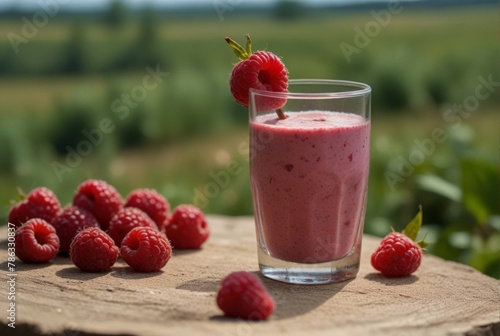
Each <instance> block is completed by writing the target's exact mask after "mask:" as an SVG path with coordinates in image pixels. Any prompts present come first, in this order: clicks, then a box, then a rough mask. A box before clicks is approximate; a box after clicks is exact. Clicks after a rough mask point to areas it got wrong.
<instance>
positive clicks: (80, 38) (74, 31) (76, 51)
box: [62, 22, 86, 74]
mask: <svg viewBox="0 0 500 336" xmlns="http://www.w3.org/2000/svg"><path fill="white" fill-rule="evenodd" d="M84 49H85V34H84V28H83V24H82V23H80V22H76V23H74V24H73V25H72V26H71V34H70V37H69V39H68V42H67V44H66V47H65V53H66V59H65V64H64V66H63V67H62V72H63V73H68V74H80V73H83V72H84V71H85V70H86V64H85V57H84Z"/></svg>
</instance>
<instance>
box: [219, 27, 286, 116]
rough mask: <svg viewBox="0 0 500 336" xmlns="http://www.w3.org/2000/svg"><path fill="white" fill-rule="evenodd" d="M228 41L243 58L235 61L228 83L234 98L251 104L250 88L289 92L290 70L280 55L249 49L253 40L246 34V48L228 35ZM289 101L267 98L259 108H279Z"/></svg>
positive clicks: (243, 103)
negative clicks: (288, 70)
mask: <svg viewBox="0 0 500 336" xmlns="http://www.w3.org/2000/svg"><path fill="white" fill-rule="evenodd" d="M226 42H227V43H228V44H229V45H230V46H231V47H232V48H233V50H234V51H235V53H236V55H237V56H238V58H239V59H241V61H240V62H238V63H236V65H235V66H234V67H233V71H232V73H231V79H230V80H229V85H230V89H231V93H232V94H233V97H234V99H235V100H236V102H237V103H238V104H240V105H243V106H245V107H248V103H249V102H248V100H249V90H250V89H251V88H253V89H258V90H264V91H274V92H286V91H287V89H288V73H287V70H286V68H285V65H284V64H283V62H281V59H280V58H279V57H278V56H276V55H275V54H273V53H271V52H268V51H256V52H255V53H253V54H252V51H251V50H250V49H251V48H250V46H251V40H250V37H249V36H248V35H247V48H246V50H244V49H243V48H242V47H241V46H240V45H238V44H237V43H236V42H234V41H233V40H231V39H230V38H229V37H226ZM285 103H286V100H285V99H282V98H280V99H277V98H275V99H268V100H267V101H266V102H265V103H264V104H261V105H266V106H260V107H259V110H264V109H266V110H276V109H279V108H281V107H282V106H283V105H284V104H285Z"/></svg>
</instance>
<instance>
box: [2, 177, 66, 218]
mask: <svg viewBox="0 0 500 336" xmlns="http://www.w3.org/2000/svg"><path fill="white" fill-rule="evenodd" d="M60 212H61V204H60V203H59V200H58V199H57V197H56V195H55V194H54V193H53V192H52V191H51V190H49V189H47V188H45V187H39V188H36V189H33V190H32V191H31V192H30V193H29V194H28V196H26V198H25V199H23V200H22V201H20V202H18V203H17V204H16V205H14V206H13V207H12V208H11V209H10V212H9V223H12V224H14V225H16V227H19V226H21V225H22V224H23V223H24V222H26V221H27V220H28V219H31V218H41V219H44V220H46V221H47V222H49V223H52V220H53V219H54V218H55V217H56V216H57V215H58V214H59V213H60Z"/></svg>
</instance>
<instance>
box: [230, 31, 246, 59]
mask: <svg viewBox="0 0 500 336" xmlns="http://www.w3.org/2000/svg"><path fill="white" fill-rule="evenodd" d="M246 38H247V44H246V49H243V47H242V46H240V45H239V44H238V43H237V42H236V41H234V40H233V39H231V38H229V37H226V38H225V40H226V42H227V44H229V46H230V47H231V48H232V49H233V52H234V54H235V55H236V57H238V58H239V59H240V60H242V61H243V60H246V59H247V58H248V57H250V55H251V54H252V40H251V39H250V35H248V34H247V35H246Z"/></svg>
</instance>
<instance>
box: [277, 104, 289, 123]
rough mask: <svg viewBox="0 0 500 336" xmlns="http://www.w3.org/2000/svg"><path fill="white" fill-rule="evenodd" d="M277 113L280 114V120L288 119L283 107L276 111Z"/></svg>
mask: <svg viewBox="0 0 500 336" xmlns="http://www.w3.org/2000/svg"><path fill="white" fill-rule="evenodd" d="M276 113H277V114H278V118H280V119H281V120H284V119H286V118H288V116H287V115H286V114H285V112H283V109H282V108H281V107H280V108H279V109H277V110H276Z"/></svg>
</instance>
